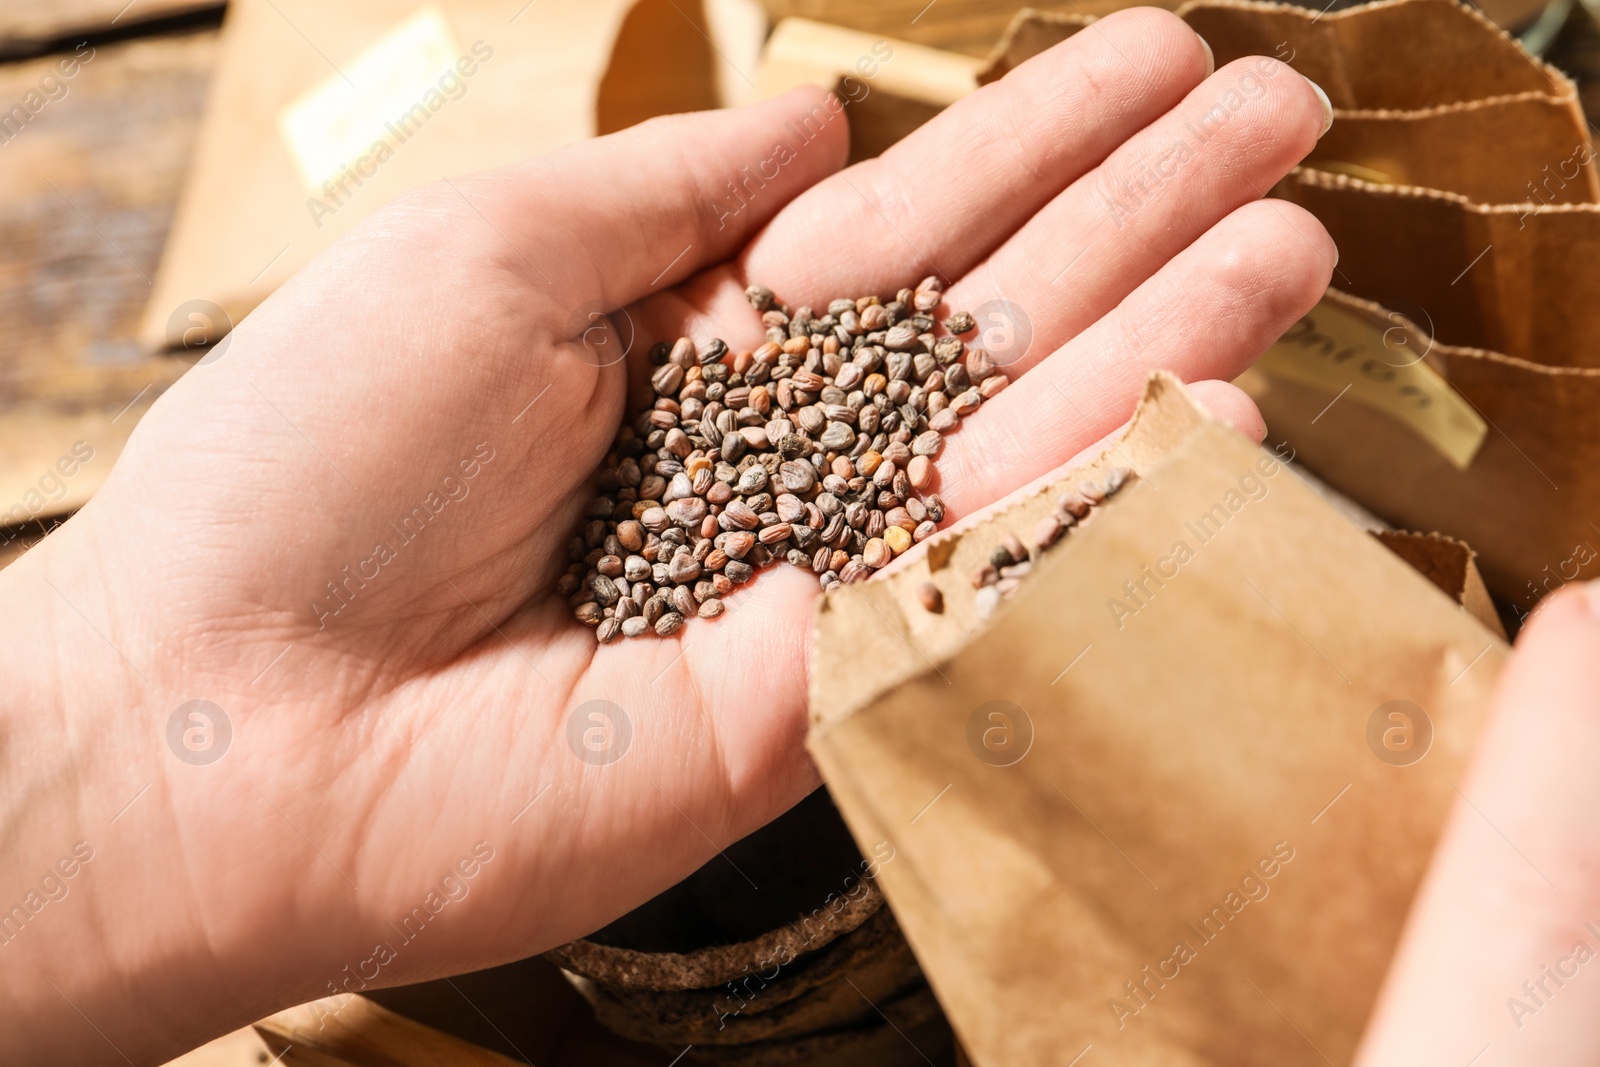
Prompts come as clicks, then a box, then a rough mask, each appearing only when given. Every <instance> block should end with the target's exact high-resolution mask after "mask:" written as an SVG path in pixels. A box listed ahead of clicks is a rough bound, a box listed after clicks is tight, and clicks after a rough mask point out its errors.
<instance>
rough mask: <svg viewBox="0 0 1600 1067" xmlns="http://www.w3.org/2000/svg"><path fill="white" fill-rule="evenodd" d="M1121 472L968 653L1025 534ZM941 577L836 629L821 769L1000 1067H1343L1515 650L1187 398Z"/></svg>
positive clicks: (959, 1025) (817, 662)
mask: <svg viewBox="0 0 1600 1067" xmlns="http://www.w3.org/2000/svg"><path fill="white" fill-rule="evenodd" d="M1124 465H1131V466H1132V467H1133V468H1135V469H1136V470H1137V471H1138V472H1139V474H1138V477H1136V478H1135V479H1134V480H1132V481H1130V482H1129V484H1128V485H1127V486H1126V487H1125V488H1123V489H1122V491H1121V492H1120V493H1118V494H1117V495H1115V496H1114V497H1112V498H1110V499H1109V500H1108V501H1107V503H1106V504H1105V505H1103V506H1102V507H1101V508H1099V509H1097V510H1096V512H1095V513H1094V514H1093V515H1092V517H1091V518H1090V519H1089V520H1088V521H1087V522H1086V523H1084V524H1083V525H1082V527H1081V528H1077V529H1075V530H1074V531H1073V532H1072V533H1071V534H1070V535H1069V536H1068V537H1067V538H1066V539H1065V540H1064V541H1063V542H1061V543H1060V544H1058V545H1056V546H1055V547H1054V548H1052V549H1050V550H1049V551H1047V552H1045V553H1044V554H1043V556H1042V558H1041V559H1039V560H1037V561H1036V563H1035V568H1034V570H1033V572H1032V574H1031V575H1029V576H1028V577H1027V578H1025V579H1023V580H1022V583H1021V586H1020V588H1018V589H1017V591H1016V592H1015V594H1014V595H1013V596H1012V597H1011V598H1009V599H1007V600H1005V601H1002V602H1001V604H1000V607H999V608H998V609H997V611H996V612H995V614H994V615H993V616H992V617H991V618H990V619H988V620H987V621H985V622H974V612H973V601H974V596H975V594H974V591H973V590H972V588H971V586H970V584H969V581H968V576H969V575H970V574H971V572H972V570H973V568H974V567H975V566H977V565H979V564H980V563H982V562H984V561H985V560H987V558H988V555H989V553H990V551H991V549H992V547H993V546H994V544H995V543H996V541H997V540H998V538H999V536H1000V534H1001V532H1002V531H1003V530H1012V531H1015V532H1017V533H1018V534H1019V536H1021V537H1022V538H1024V540H1027V539H1028V538H1029V536H1030V531H1031V530H1032V529H1033V527H1034V525H1035V523H1036V522H1037V521H1038V519H1039V518H1040V517H1041V516H1044V515H1046V514H1048V513H1049V512H1050V511H1051V510H1052V509H1053V508H1054V506H1055V500H1056V499H1057V497H1059V495H1060V494H1061V493H1062V492H1063V491H1064V490H1066V489H1068V488H1071V487H1073V486H1080V485H1085V484H1088V483H1089V482H1091V481H1095V480H1098V479H1099V478H1101V477H1103V475H1104V473H1105V471H1106V470H1107V469H1108V468H1109V467H1112V466H1124ZM929 549H930V550H929V552H928V555H927V557H926V558H925V559H923V560H920V561H917V562H916V563H914V564H913V565H912V566H910V567H908V568H907V569H906V570H904V571H902V572H900V573H899V574H896V575H894V576H892V577H890V578H888V579H887V580H884V581H876V582H869V583H866V584H862V585H853V586H849V587H846V588H845V589H843V590H841V591H840V592H838V593H837V594H835V595H832V596H829V597H828V598H826V599H825V600H824V601H823V603H822V604H821V606H820V607H819V609H818V614H817V618H816V637H815V642H814V648H813V664H812V673H811V677H812V684H811V693H810V696H811V709H812V725H811V732H810V736H809V739H808V746H809V748H810V750H811V752H812V754H813V755H814V757H815V758H816V760H817V763H818V765H819V766H820V768H821V770H822V773H823V776H824V778H825V780H826V781H827V783H828V788H829V789H830V791H831V792H832V793H833V796H834V798H835V800H836V802H837V803H838V806H839V808H840V810H841V811H842V812H843V814H844V816H845V819H846V821H847V822H848V823H849V825H850V828H851V830H852V832H853V833H854V834H855V836H856V839H857V841H858V843H867V844H876V843H880V842H885V841H886V842H888V843H889V845H890V846H892V847H893V849H894V856H895V860H894V862H892V863H887V864H885V865H884V866H883V868H882V870H881V872H880V875H879V881H880V885H881V887H882V888H883V889H884V891H885V893H886V894H887V896H888V899H889V901H890V903H891V905H892V906H893V908H894V911H895V915H896V916H897V917H898V919H899V920H900V923H901V926H902V928H903V929H904V931H905V933H906V936H907V937H908V939H909V940H910V942H911V945H912V948H913V949H914V950H915V952H916V954H917V957H918V959H919V960H920V961H921V963H922V965H923V968H924V970H925V971H926V972H927V974H928V977H929V980H930V981H931V983H932V985H933V987H934V990H935V992H936V993H937V994H938V996H939V999H940V1001H941V1002H942V1003H943V1005H944V1007H945V1009H946V1011H947V1013H948V1014H949V1016H950V1018H951V1021H952V1023H953V1024H954V1026H955V1028H956V1031H957V1033H958V1035H959V1037H960V1038H961V1041H962V1043H963V1045H964V1046H965V1048H966V1049H967V1051H968V1052H969V1053H970V1055H971V1057H972V1060H973V1062H974V1063H976V1064H979V1065H982V1067H1016V1065H1031V1064H1052V1065H1061V1067H1066V1065H1067V1064H1071V1063H1075V1062H1078V1060H1079V1058H1080V1057H1083V1056H1084V1055H1085V1051H1086V1050H1089V1049H1092V1050H1093V1053H1092V1058H1090V1059H1088V1060H1087V1061H1085V1062H1099V1063H1117V1064H1123V1065H1180V1064H1181V1065H1185V1067H1192V1065H1202V1064H1206V1065H1211V1064H1215V1065H1218V1067H1221V1065H1229V1067H1234V1065H1241V1064H1242V1065H1257V1064H1259V1065H1263V1067H1265V1065H1269V1064H1270V1065H1273V1067H1283V1065H1298V1064H1305V1065H1312V1064H1317V1065H1321V1064H1324V1063H1330V1062H1331V1063H1341V1062H1348V1060H1349V1059H1350V1057H1351V1055H1352V1052H1353V1050H1354V1048H1355V1045H1356V1042H1357V1039H1358V1036H1359V1034H1360V1032H1361V1029H1362V1025H1363V1023H1364V1021H1365V1019H1366V1017H1367V1015H1368V1012H1369V1011H1370V1009H1371V1006H1372V1003H1373V1000H1374V998H1375V996H1376V993H1377V990H1378V987H1379V982H1380V980H1381V978H1382V976H1383V973H1384V970H1385V967H1386V965H1387V963H1388V960H1389V957H1390V954H1391V952H1392V950H1393V947H1394V945H1395V942H1396V939H1397V937H1398V935H1399V932H1400V929H1401V924H1402V922H1403V920H1404V918H1405V915H1406V911H1407V908H1408V906H1409V903H1410V901H1411V898H1412V895H1413V893H1414V891H1415V889H1416V886H1417V884H1418V881H1419V879H1420V878H1421V876H1422V873H1423V870H1424V867H1425V865H1426V863H1427V860H1428V855H1429V852H1430V850H1431V848H1432V847H1433V844H1434V842H1435V840H1436V838H1437V835H1438V833H1439V830H1440V827H1441V825H1442V823H1443V820H1444V818H1445V816H1446V813H1447V811H1448V810H1449V808H1450V806H1451V802H1452V801H1453V800H1454V799H1455V796H1456V794H1455V790H1454V789H1453V788H1452V785H1451V783H1452V781H1458V780H1459V778H1460V775H1461V774H1462V772H1463V770H1464V766H1465V762H1466V760H1467V757H1468V753H1469V749H1470V747H1471V744H1472V741H1473V738H1474V736H1475V734H1476V732H1477V730H1478V728H1479V724H1480V722H1481V719H1482V716H1483V712H1484V708H1485V705H1486V703H1487V701H1488V699H1489V695H1490V691H1491V688H1492V686H1493V684H1494V681H1495V677H1496V675H1497V674H1498V672H1499V669H1500V667H1501V665H1502V662H1503V660H1504V657H1505V654H1506V647H1505V645H1504V643H1503V642H1502V641H1501V640H1500V638H1499V637H1497V636H1495V635H1493V634H1491V633H1490V632H1489V631H1488V630H1487V629H1485V627H1483V626H1482V625H1480V624H1479V623H1478V622H1477V621H1475V620H1474V619H1473V618H1472V617H1471V616H1470V615H1469V614H1468V613H1467V612H1466V611H1464V610H1463V609H1462V608H1460V607H1459V606H1457V605H1456V604H1455V603H1453V602H1452V601H1451V600H1450V599H1449V598H1447V597H1446V596H1445V595H1444V594H1443V593H1442V592H1440V591H1439V589H1437V588H1436V587H1435V586H1434V585H1433V584H1432V583H1431V582H1429V581H1428V580H1427V579H1425V578H1424V577H1422V576H1421V575H1419V574H1418V573H1416V572H1415V571H1414V570H1412V569H1411V568H1410V567H1409V566H1407V565H1406V564H1405V563H1404V562H1402V561H1401V560H1400V559H1399V558H1398V557H1397V556H1396V555H1394V554H1393V553H1391V552H1390V551H1388V550H1387V549H1385V548H1384V547H1383V546H1382V545H1380V544H1379V543H1378V542H1377V541H1376V540H1375V539H1374V538H1373V537H1371V536H1370V535H1368V534H1367V533H1366V532H1364V531H1363V530H1361V529H1360V528H1359V527H1357V526H1356V525H1354V524H1352V523H1350V522H1348V521H1347V520H1346V519H1344V518H1343V517H1341V516H1340V515H1339V514H1338V513H1337V512H1336V511H1334V510H1333V507H1332V505H1330V504H1329V503H1327V502H1326V501H1324V500H1323V499H1322V498H1321V497H1320V496H1319V495H1318V494H1317V493H1316V492H1315V491H1314V490H1313V489H1311V488H1310V487H1309V485H1307V484H1306V483H1304V482H1301V481H1300V480H1299V479H1298V478H1297V477H1296V476H1295V475H1294V474H1293V473H1290V472H1288V471H1286V470H1285V468H1284V465H1283V464H1282V463H1280V462H1278V460H1277V459H1276V458H1275V457H1273V456H1272V455H1270V454H1268V453H1266V452H1264V451H1263V450H1261V449H1259V448H1257V447H1256V446H1255V445H1254V444H1252V443H1251V442H1249V441H1247V440H1246V439H1244V438H1243V437H1241V436H1239V435H1238V434H1237V433H1236V432H1234V431H1233V430H1232V429H1231V428H1228V427H1226V426H1224V425H1222V424H1220V423H1218V422H1216V421H1215V420H1213V419H1211V418H1210V417H1209V416H1207V415H1206V414H1205V413H1203V412H1202V411H1201V410H1200V409H1199V408H1198V407H1196V406H1195V405H1194V404H1193V403H1192V402H1191V401H1190V400H1189V399H1188V398H1187V396H1186V395H1185V394H1184V392H1183V390H1182V387H1181V386H1180V385H1179V384H1178V383H1177V382H1176V381H1175V380H1174V379H1172V378H1170V377H1166V376H1158V377H1156V378H1155V379H1153V380H1152V381H1151V383H1150V385H1149V387H1148V390H1147V393H1146V397H1145V400H1144V402H1143V404H1142V405H1141V407H1140V409H1139V411H1138V413H1137V414H1136V416H1135V418H1134V421H1133V423H1132V426H1131V428H1130V429H1129V431H1128V432H1127V434H1126V435H1125V436H1124V437H1123V438H1122V439H1121V441H1120V442H1118V443H1117V444H1115V445H1113V446H1112V448H1111V449H1110V450H1109V451H1108V452H1107V453H1106V454H1105V455H1104V456H1102V457H1100V458H1099V459H1097V460H1095V461H1094V462H1092V463H1090V464H1088V465H1087V466H1085V467H1081V468H1078V469H1077V470H1075V471H1073V472H1072V473H1071V474H1069V475H1067V476H1066V477H1065V478H1064V479H1062V480H1061V481H1058V482H1057V483H1055V484H1054V485H1051V486H1049V487H1047V488H1045V489H1042V490H1039V491H1037V492H1034V493H1031V494H1027V495H1024V496H1023V497H1022V498H1021V499H1019V500H1018V501H1017V502H1015V503H1013V504H1012V505H1011V506H1010V507H1008V508H1006V509H1005V510H1004V511H1002V512H1001V513H999V514H997V515H995V516H993V517H992V518H989V519H988V520H986V521H984V522H982V523H980V524H977V525H975V526H972V527H971V528H968V529H965V530H957V531H953V532H951V533H949V534H946V535H943V536H942V537H940V538H938V539H935V540H933V541H930V542H929ZM924 580H932V581H934V582H935V583H937V584H938V585H939V587H940V588H941V589H942V591H943V595H944V605H945V606H944V610H943V612H942V613H940V614H933V613H930V612H928V611H926V610H924V609H923V608H922V607H921V606H920V604H919V602H918V599H917V586H918V584H919V583H921V582H922V581H924ZM1396 702H1402V703H1396Z"/></svg>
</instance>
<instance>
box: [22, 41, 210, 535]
mask: <svg viewBox="0 0 1600 1067" xmlns="http://www.w3.org/2000/svg"><path fill="white" fill-rule="evenodd" d="M216 51H217V33H216V31H214V30H209V31H202V32H195V33H188V34H183V35H178V36H166V37H154V38H148V39H142V40H135V41H130V42H126V43H121V44H112V45H101V46H98V47H95V48H94V49H93V51H92V53H87V52H86V53H83V55H84V56H85V57H86V58H85V60H82V61H80V66H79V68H78V70H77V71H76V73H75V74H74V75H73V76H72V77H70V78H65V77H63V72H62V70H61V67H60V64H61V62H62V61H63V60H64V59H66V58H67V57H68V56H71V55H72V53H70V52H69V53H62V54H55V55H49V56H43V57H39V58H36V59H31V60H27V61H24V62H18V63H10V64H3V65H0V108H3V107H6V106H8V105H6V104H5V103H4V102H6V101H18V102H21V101H25V100H27V99H28V96H27V94H28V93H30V92H37V91H39V90H40V87H41V86H45V87H47V88H52V91H53V92H55V94H56V98H55V99H48V98H47V97H46V98H45V99H46V102H45V103H44V104H43V106H42V107H40V108H39V109H38V111H37V113H36V114H33V115H31V117H30V118H29V120H28V121H27V123H26V124H25V125H22V126H21V127H20V129H15V131H14V132H12V133H11V134H9V135H8V137H9V139H7V140H5V143H3V144H0V321H4V322H5V324H6V328H5V330H4V331H0V516H8V517H0V522H14V521H15V520H16V518H17V517H18V516H17V514H16V512H15V511H14V508H15V507H17V506H18V505H19V504H20V505H23V506H24V507H25V508H26V510H27V512H28V514H30V515H35V516H47V515H59V514H64V513H65V512H67V511H69V510H70V509H72V508H74V507H77V506H79V505H81V504H82V503H83V501H84V500H86V499H87V498H88V496H89V494H90V493H91V492H92V491H93V490H94V489H95V488H97V487H98V486H99V484H100V482H101V481H102V480H103V478H104V476H105V474H106V472H107V471H109V470H110V467H111V464H112V462H113V461H114V460H115V459H116V456H117V454H118V453H119V452H120V450H121V448H122V444H123V442H124V440H126V437H127V434H128V431H130V430H131V429H132V428H133V426H134V424H135V423H136V422H137V421H138V418H139V416H140V415H141V414H143V412H144V410H145V409H146V408H148V407H149V405H150V403H151V402H152V401H154V399H155V398H156V397H157V396H159V395H160V394H161V392H162V391H163V390H164V389H166V388H167V386H169V385H170V384H171V383H172V382H173V381H176V380H177V378H178V376H179V375H180V374H181V373H182V372H183V371H184V370H186V369H187V366H186V364H184V363H183V362H182V361H181V360H177V359H174V358H172V357H169V356H159V357H152V356H149V355H147V354H145V353H144V351H143V350H142V349H141V348H140V347H139V346H138V345H137V344H135V342H134V329H135V326H136V325H137V323H138V320H139V317H140V315H141V314H142V313H143V312H144V306H145V302H146V301H147V300H148V299H149V294H150V279H151V278H152V277H153V276H154V274H155V270H156V264H157V262H158V260H159V259H160V254H161V247H162V244H163V242H164V241H165V239H166V234H167V229H168V227H169V226H170V224H171V220H172V212H173V208H174V205H175V204H176V201H177V196H178V190H179V187H180V184H181V181H182V177H183V173H184V170H185V168H186V166H187V163H188V160H189V156H190V154H191V152H192V149H193V144H194V137H195V133H196V131H197V129H198V127H199V119H200V111H201V107H202V104H203V101H204V99H205V92H206V85H207V83H208V81H209V79H210V74H211V68H212V65H213V63H214V61H215V56H216ZM50 78H59V79H61V80H60V81H59V83H57V82H51V81H47V80H46V79H50ZM57 84H59V85H61V86H64V94H63V93H62V91H61V90H59V89H54V88H53V86H55V85H57ZM76 442H84V443H85V444H86V445H87V446H88V447H90V448H92V449H93V453H94V455H93V458H92V460H90V461H89V462H87V463H84V464H82V465H81V467H80V468H79V469H77V470H75V471H74V472H73V473H72V474H71V476H69V477H66V478H63V479H62V481H63V482H64V483H65V484H64V489H63V488H62V487H58V486H57V485H56V484H55V480H54V478H53V477H52V476H51V473H50V472H51V470H52V469H53V468H54V467H55V465H56V463H57V461H58V460H59V459H60V458H61V457H62V456H66V455H69V454H70V453H71V452H72V449H73V446H74V444H75V443H76ZM68 466H71V464H68ZM41 482H42V485H41Z"/></svg>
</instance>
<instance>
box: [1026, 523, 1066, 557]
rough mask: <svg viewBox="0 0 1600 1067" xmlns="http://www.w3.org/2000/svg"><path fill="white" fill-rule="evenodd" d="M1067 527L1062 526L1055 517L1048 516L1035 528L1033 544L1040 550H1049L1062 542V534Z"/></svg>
mask: <svg viewBox="0 0 1600 1067" xmlns="http://www.w3.org/2000/svg"><path fill="white" fill-rule="evenodd" d="M1065 529H1066V527H1065V526H1062V525H1061V520H1060V519H1058V518H1056V517H1055V516H1054V515H1046V516H1045V517H1044V518H1042V519H1040V520H1039V521H1038V522H1037V523H1036V524H1035V525H1034V527H1033V543H1034V544H1035V545H1037V546H1038V547H1039V548H1040V549H1046V548H1049V547H1050V546H1051V545H1053V544H1055V543H1056V542H1057V541H1059V540H1061V533H1062V531H1063V530H1065Z"/></svg>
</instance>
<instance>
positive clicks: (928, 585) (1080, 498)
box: [917, 467, 1133, 619]
mask: <svg viewBox="0 0 1600 1067" xmlns="http://www.w3.org/2000/svg"><path fill="white" fill-rule="evenodd" d="M1132 473H1133V472H1132V471H1130V470H1129V469H1128V468H1126V467H1113V468H1112V469H1111V470H1109V471H1107V472H1106V475H1105V477H1104V479H1102V480H1101V481H1099V482H1090V483H1088V484H1086V485H1082V486H1079V487H1078V489H1077V490H1076V491H1074V492H1071V493H1068V494H1067V495H1066V496H1063V497H1062V498H1061V499H1060V500H1059V501H1057V503H1056V511H1055V514H1053V515H1046V516H1045V517H1044V518H1042V519H1040V520H1039V522H1038V525H1036V526H1035V527H1034V528H1033V552H1032V553H1031V554H1030V553H1029V551H1028V549H1027V548H1026V547H1025V546H1024V545H1023V543H1022V539H1021V538H1019V537H1018V536H1017V535H1016V534H1014V533H1012V532H1011V531H1009V530H1007V531H1006V532H1005V533H1004V534H1003V535H1002V536H1001V538H1000V543H999V544H997V545H995V547H994V551H992V552H990V553H989V562H988V563H985V564H983V565H982V566H980V567H978V569H977V570H975V571H973V572H972V587H973V588H974V589H976V590H977V591H978V595H977V597H976V599H974V601H973V605H972V606H973V610H974V611H976V612H977V614H978V617H979V618H980V619H987V618H988V617H989V616H990V615H992V614H994V609H995V608H997V607H999V606H1000V600H1001V598H1003V597H1008V596H1010V595H1011V594H1012V593H1014V592H1016V591H1017V588H1018V586H1020V585H1021V584H1022V579H1024V578H1026V577H1027V576H1028V574H1029V573H1030V572H1031V571H1032V570H1033V564H1034V560H1036V559H1038V558H1039V556H1040V555H1041V554H1043V553H1044V551H1045V550H1046V549H1048V548H1050V546H1052V545H1054V544H1055V543H1056V542H1057V541H1059V540H1061V538H1062V537H1063V536H1065V535H1066V533H1067V532H1068V531H1069V530H1071V529H1072V528H1073V527H1074V526H1081V525H1082V524H1083V523H1084V522H1086V521H1088V519H1089V517H1090V516H1091V515H1092V514H1093V513H1094V509H1095V508H1096V507H1098V506H1099V505H1100V504H1102V503H1104V502H1105V500H1106V498H1107V497H1110V496H1114V495H1116V492H1117V490H1119V489H1121V488H1122V487H1123V486H1124V485H1126V484H1127V481H1128V477H1129V475H1131V474H1132ZM930 590H931V592H930ZM917 595H918V597H919V599H921V601H922V606H923V607H924V608H926V609H927V610H929V611H934V612H938V611H943V610H944V597H943V595H942V594H941V593H940V592H939V587H938V586H936V585H934V584H933V583H932V582H924V583H922V585H921V586H919V587H918V589H917Z"/></svg>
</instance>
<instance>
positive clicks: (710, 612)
mask: <svg viewBox="0 0 1600 1067" xmlns="http://www.w3.org/2000/svg"><path fill="white" fill-rule="evenodd" d="M727 610H728V606H727V605H726V604H724V603H723V602H722V601H720V600H717V599H714V598H713V599H711V600H707V601H704V602H703V603H702V604H701V605H700V610H699V612H698V613H697V614H698V615H699V616H700V617H701V618H702V619H714V618H716V617H717V616H718V615H721V614H722V613H723V612H724V611H727Z"/></svg>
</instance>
